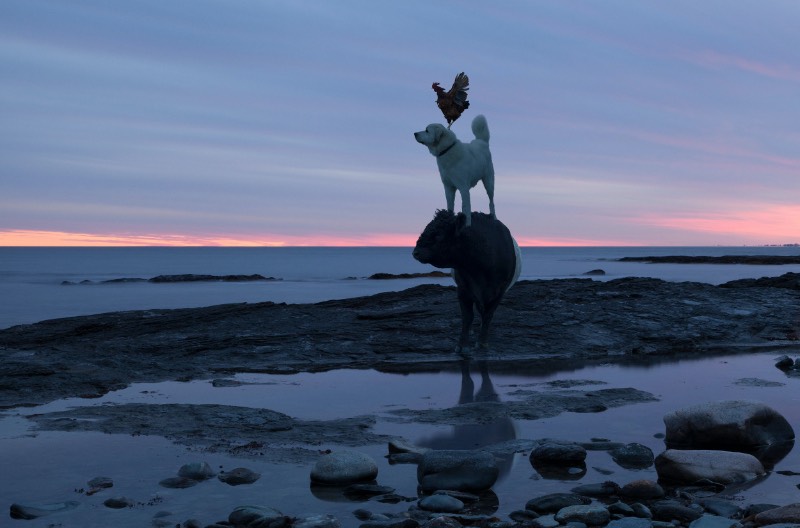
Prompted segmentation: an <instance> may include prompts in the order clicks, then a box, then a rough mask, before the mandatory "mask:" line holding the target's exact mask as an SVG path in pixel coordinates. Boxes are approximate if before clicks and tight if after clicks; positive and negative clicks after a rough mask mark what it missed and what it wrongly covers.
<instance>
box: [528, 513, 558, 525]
mask: <svg viewBox="0 0 800 528" xmlns="http://www.w3.org/2000/svg"><path fill="white" fill-rule="evenodd" d="M531 526H533V527H534V528H557V527H558V526H561V523H560V522H558V521H557V520H556V516H555V514H553V513H551V514H549V515H542V516H541V517H537V518H536V519H534V520H533V521H532V522H531Z"/></svg>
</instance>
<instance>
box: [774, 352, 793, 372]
mask: <svg viewBox="0 0 800 528" xmlns="http://www.w3.org/2000/svg"><path fill="white" fill-rule="evenodd" d="M793 366H794V360H793V359H792V358H790V357H789V356H785V355H784V356H781V357H779V358H778V359H777V360H775V367H776V368H779V369H781V370H784V371H785V370H789V369H791V368H792V367H793Z"/></svg>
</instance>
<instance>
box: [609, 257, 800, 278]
mask: <svg viewBox="0 0 800 528" xmlns="http://www.w3.org/2000/svg"><path fill="white" fill-rule="evenodd" d="M619 262H650V263H659V264H750V265H758V266H775V265H783V264H800V256H792V255H723V256H719V257H710V256H701V255H698V256H694V255H668V256H658V257H622V258H620V259H619ZM787 275H790V274H787Z"/></svg>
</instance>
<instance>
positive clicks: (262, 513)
mask: <svg viewBox="0 0 800 528" xmlns="http://www.w3.org/2000/svg"><path fill="white" fill-rule="evenodd" d="M228 522H229V523H231V524H232V525H233V526H235V527H236V528H284V527H288V526H289V525H290V524H291V522H292V520H291V518H290V517H286V516H285V515H283V514H282V513H281V512H279V511H278V510H276V509H274V508H265V507H263V506H239V507H238V508H236V509H235V510H233V511H232V512H231V514H230V515H228Z"/></svg>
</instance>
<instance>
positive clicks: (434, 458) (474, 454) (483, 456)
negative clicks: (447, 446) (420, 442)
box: [417, 450, 499, 491]
mask: <svg viewBox="0 0 800 528" xmlns="http://www.w3.org/2000/svg"><path fill="white" fill-rule="evenodd" d="M498 475H499V468H498V467H497V462H496V460H495V458H494V456H492V455H491V454H490V453H487V452H485V451H447V450H442V451H429V452H427V453H425V455H423V457H422V461H421V462H420V464H419V466H418V467H417V481H418V482H419V485H420V487H421V488H422V489H423V491H436V490H457V491H483V490H488V489H489V488H491V487H492V486H493V485H494V483H495V481H496V480H497V477H498Z"/></svg>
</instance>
